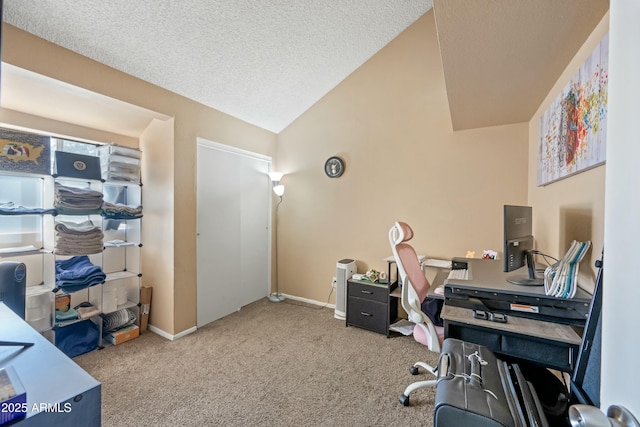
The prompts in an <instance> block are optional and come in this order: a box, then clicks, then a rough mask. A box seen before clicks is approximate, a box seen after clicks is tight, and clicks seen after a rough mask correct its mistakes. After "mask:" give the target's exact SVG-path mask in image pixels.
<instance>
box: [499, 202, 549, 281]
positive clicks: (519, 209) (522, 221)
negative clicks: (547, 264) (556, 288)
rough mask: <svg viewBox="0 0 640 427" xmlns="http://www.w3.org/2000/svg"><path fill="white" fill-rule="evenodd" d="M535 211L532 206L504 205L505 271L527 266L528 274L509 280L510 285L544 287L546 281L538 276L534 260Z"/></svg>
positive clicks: (509, 278)
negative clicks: (533, 220)
mask: <svg viewBox="0 0 640 427" xmlns="http://www.w3.org/2000/svg"><path fill="white" fill-rule="evenodd" d="M532 219H533V209H532V208H531V206H514V205H504V271H505V272H510V271H515V270H518V269H520V268H522V267H524V266H525V265H526V266H527V267H528V269H527V274H526V275H524V274H520V275H514V276H511V277H508V278H507V281H508V282H509V283H514V284H516V285H523V286H542V285H543V284H544V279H543V278H542V277H538V276H537V274H536V265H535V261H534V259H533V230H532V225H531V224H532Z"/></svg>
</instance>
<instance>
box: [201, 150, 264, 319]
mask: <svg viewBox="0 0 640 427" xmlns="http://www.w3.org/2000/svg"><path fill="white" fill-rule="evenodd" d="M269 167H270V161H269V160H268V159H266V158H264V157H261V156H259V155H255V157H253V156H251V155H250V154H248V153H245V152H241V151H239V150H235V149H231V148H229V147H224V146H221V145H219V144H215V143H210V142H207V141H204V140H201V139H198V150H197V221H198V223H197V229H198V238H197V281H198V283H197V316H196V318H197V326H198V327H200V326H203V325H206V324H207V323H209V322H212V321H214V320H216V319H219V318H221V317H224V316H226V315H228V314H230V313H232V312H234V311H236V310H239V309H240V308H241V307H242V306H244V305H246V304H249V303H251V302H253V301H256V300H258V299H260V298H263V297H265V296H266V295H267V294H268V289H269V281H268V280H269V265H268V260H269V250H268V249H269V230H268V224H269V212H270V210H269V201H270V199H269V196H270V193H269V191H270V188H269V180H268V178H267V177H266V174H267V172H268V170H269Z"/></svg>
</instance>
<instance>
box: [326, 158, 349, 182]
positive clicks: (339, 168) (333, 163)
mask: <svg viewBox="0 0 640 427" xmlns="http://www.w3.org/2000/svg"><path fill="white" fill-rule="evenodd" d="M324 173H326V174H327V176H328V177H329V178H338V177H339V176H340V175H342V174H343V173H344V160H342V159H341V158H340V157H338V156H333V157H329V158H328V159H327V161H326V162H325V164H324Z"/></svg>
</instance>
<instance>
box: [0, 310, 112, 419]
mask: <svg viewBox="0 0 640 427" xmlns="http://www.w3.org/2000/svg"><path fill="white" fill-rule="evenodd" d="M0 339H1V340H3V341H13V342H15V341H19V342H31V343H33V345H32V346H31V347H27V348H21V347H0V368H4V367H5V366H12V367H13V368H14V369H15V371H16V374H17V375H18V377H19V378H20V382H22V385H23V386H24V388H25V390H26V392H27V408H28V409H29V411H28V412H27V416H26V417H25V418H21V419H20V420H19V421H17V423H15V424H11V425H12V426H20V427H22V426H54V425H55V426H69V427H72V426H80V425H81V426H100V424H101V416H102V415H101V408H100V404H101V385H100V383H99V382H98V381H96V380H95V379H94V378H93V377H92V376H91V375H89V374H88V373H87V372H86V371H84V370H83V369H82V368H81V367H80V366H78V365H77V364H76V363H75V362H74V361H73V360H71V359H70V358H68V357H67V356H66V355H65V354H64V353H62V352H61V351H60V350H58V349H57V348H56V347H55V346H54V345H53V344H51V343H50V342H49V341H47V340H46V339H45V338H44V337H43V336H42V335H40V334H39V333H38V332H37V331H36V330H35V329H33V328H32V327H31V326H29V324H27V323H26V322H25V321H24V320H22V319H21V318H20V317H18V316H17V315H16V314H15V313H14V312H13V311H11V310H10V309H9V308H8V307H7V306H6V305H4V304H3V303H1V302H0ZM34 409H35V410H34Z"/></svg>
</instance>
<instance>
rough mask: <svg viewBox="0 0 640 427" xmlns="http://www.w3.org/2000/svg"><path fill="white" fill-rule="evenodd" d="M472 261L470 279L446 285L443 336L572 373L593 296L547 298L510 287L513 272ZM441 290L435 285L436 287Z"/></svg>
mask: <svg viewBox="0 0 640 427" xmlns="http://www.w3.org/2000/svg"><path fill="white" fill-rule="evenodd" d="M468 262H469V268H470V272H469V274H470V279H469V280H452V279H446V278H445V279H444V280H443V281H444V287H445V296H444V299H445V303H444V307H443V310H442V313H441V317H442V319H443V321H444V327H445V337H446V338H448V337H452V338H458V339H461V340H464V341H469V342H472V343H476V344H481V345H484V346H486V347H488V348H489V349H491V350H492V351H493V352H495V353H497V354H499V355H501V356H503V357H514V358H518V359H524V360H528V361H531V362H534V363H538V364H541V365H543V366H546V367H550V368H553V369H558V370H560V371H564V372H571V371H572V370H573V367H574V364H575V362H576V358H577V355H578V352H579V348H580V343H581V340H582V338H581V336H580V334H579V333H578V332H577V331H576V326H577V327H580V326H582V325H584V322H585V320H586V317H587V316H588V308H589V306H590V301H591V295H590V294H588V293H586V292H584V291H582V290H581V293H580V294H579V295H578V297H577V298H574V299H571V300H567V299H560V298H555V297H549V296H547V295H545V293H544V287H527V286H518V285H513V284H510V283H508V282H507V281H506V278H507V277H508V276H510V275H511V274H513V273H504V272H503V271H502V265H501V263H500V262H498V261H492V260H481V259H470V260H468ZM439 285H440V282H439V281H437V280H434V286H439ZM429 296H433V297H435V298H438V297H439V296H438V295H437V294H434V295H429ZM440 298H442V297H441V296H440ZM472 309H477V310H484V311H494V312H500V313H504V314H506V315H507V323H498V322H492V321H489V320H482V319H476V318H474V317H473V315H472V313H473V310H472ZM519 309H523V310H530V311H517V310H519ZM585 313H586V314H585ZM571 325H573V326H571Z"/></svg>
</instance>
